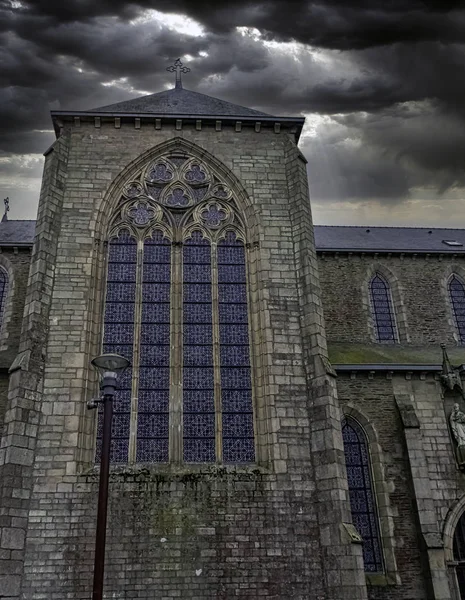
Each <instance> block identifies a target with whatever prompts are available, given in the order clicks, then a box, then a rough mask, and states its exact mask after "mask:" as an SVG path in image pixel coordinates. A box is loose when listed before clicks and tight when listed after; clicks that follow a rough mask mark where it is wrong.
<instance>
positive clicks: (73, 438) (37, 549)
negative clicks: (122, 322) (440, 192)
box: [0, 123, 366, 600]
mask: <svg viewBox="0 0 465 600" xmlns="http://www.w3.org/2000/svg"><path fill="white" fill-rule="evenodd" d="M176 136H177V137H178V138H179V139H180V140H181V139H182V140H184V146H182V147H183V148H184V149H187V150H189V149H190V150H191V151H192V153H193V154H194V155H197V156H200V157H202V156H203V159H204V160H206V161H209V164H210V166H212V168H213V169H217V170H219V171H221V173H222V175H223V176H224V177H225V178H226V183H228V184H229V185H230V186H231V187H232V188H233V190H234V191H235V194H236V196H237V199H238V203H239V204H240V205H241V206H242V209H243V211H244V215H245V218H246V221H247V224H248V227H249V234H250V242H251V263H253V264H254V269H255V272H256V276H255V279H254V282H253V283H252V284H251V288H252V296H253V298H254V302H255V303H254V304H252V305H251V308H252V311H253V312H254V315H253V330H254V335H253V338H254V342H253V344H254V348H255V349H256V350H255V351H256V352H257V350H258V352H257V363H258V367H257V371H256V374H257V381H259V382H260V384H259V388H258V389H257V390H256V391H257V399H256V404H257V406H256V409H257V410H256V414H257V422H258V430H259V432H260V433H259V437H258V446H259V448H260V455H259V456H260V461H259V465H258V466H257V468H253V469H250V468H246V467H244V468H239V467H238V468H236V469H232V472H229V470H226V471H225V470H223V469H222V468H221V467H211V468H206V469H201V470H200V471H199V472H197V471H196V469H195V468H186V467H179V466H178V467H177V468H175V467H174V466H173V467H171V468H168V469H166V468H164V467H157V466H154V467H151V468H147V469H145V468H142V469H138V468H136V469H135V470H134V469H132V468H126V469H122V471H118V470H116V472H114V473H113V475H112V486H111V498H110V520H109V545H108V552H107V564H108V571H107V583H106V590H107V594H108V595H109V597H110V596H111V597H114V598H131V600H132V599H133V598H139V599H141V600H142V599H145V600H149V598H150V599H152V598H153V597H154V595H156V596H157V597H160V598H172V597H182V598H192V599H194V598H196V599H200V598H202V599H203V598H223V597H224V598H231V597H236V598H251V597H257V598H258V597H262V598H269V599H270V600H271V599H273V600H278V598H285V597H287V598H296V599H298V598H301V599H303V598H308V597H309V595H310V594H311V596H312V598H315V600H323V598H324V599H325V600H330V599H331V600H343V599H344V600H349V599H350V600H357V599H363V598H365V597H366V591H365V586H364V575H363V565H362V557H361V548H360V546H359V545H354V544H351V543H350V540H349V537H348V535H347V534H346V533H345V530H344V529H343V527H342V522H343V521H347V520H348V519H349V506H348V497H347V484H346V481H345V477H344V465H343V453H342V438H341V434H340V426H339V407H338V403H337V397H336V393H335V384H334V378H333V375H332V373H331V370H330V368H329V366H328V363H327V361H326V347H325V341H324V330H323V327H322V319H321V309H320V307H319V299H318V298H319V287H318V278H317V273H316V268H315V267H316V265H315V258H314V254H313V249H312V248H311V247H310V248H305V247H304V245H303V243H310V244H311V240H312V232H311V220H310V217H309V214H310V213H309V205H308V192H307V188H306V178H305V165H304V164H303V163H302V161H301V158H300V155H299V153H298V151H297V149H296V148H295V146H294V145H293V141H291V140H290V139H289V138H288V136H287V134H285V133H281V134H277V133H273V132H270V131H262V132H260V133H258V132H255V131H253V130H249V129H243V130H242V132H235V131H233V130H232V129H226V128H225V129H223V131H216V130H215V129H214V128H208V127H204V128H203V129H202V130H201V131H198V130H194V129H190V128H185V129H182V130H175V129H174V126H171V125H168V126H163V129H162V130H161V131H155V130H154V129H153V126H152V125H147V126H146V125H145V124H144V123H142V126H141V127H140V129H135V128H134V125H132V126H131V125H130V124H122V126H121V128H119V129H116V128H115V127H114V126H112V125H110V124H106V123H103V124H102V126H101V127H95V128H94V127H93V126H90V125H87V124H81V126H80V127H72V128H71V129H70V130H65V132H64V135H63V137H62V138H60V140H59V142H58V143H57V144H56V146H55V149H54V150H53V151H52V158H49V159H48V165H49V168H53V169H55V171H54V173H53V174H49V175H47V177H49V178H50V176H51V177H52V181H47V179H46V180H44V195H43V198H42V201H41V206H40V207H39V219H38V223H37V234H38V238H37V242H36V246H35V250H34V257H33V262H32V268H31V280H30V285H29V292H28V293H29V303H28V307H29V309H30V312H29V314H30V315H31V316H30V317H29V319H31V318H34V314H35V313H34V309H35V310H36V311H37V313H36V314H37V317H38V315H39V313H40V315H41V317H40V319H39V318H37V319H36V322H35V323H33V327H32V329H33V331H32V335H31V332H30V329H31V326H30V321H29V323H28V322H27V321H26V322H25V326H24V328H23V335H24V336H25V337H24V340H25V342H26V341H27V340H30V342H29V350H30V351H32V352H31V355H30V359H29V360H28V361H26V362H25V364H24V365H23V366H22V368H21V366H19V371H18V372H17V373H19V375H17V380H18V381H16V380H15V382H13V383H12V384H11V385H16V386H17V387H18V386H19V387H21V384H22V380H21V378H22V379H24V378H26V377H28V376H29V375H30V370H31V368H32V373H33V375H34V377H36V373H37V374H39V371H37V370H34V369H36V365H37V368H38V369H41V368H42V366H41V364H40V361H39V362H38V363H36V362H34V361H35V359H38V358H39V354H38V351H39V350H41V356H42V357H44V356H46V362H45V364H44V365H43V377H41V378H40V391H41V396H40V427H39V428H37V427H36V428H35V429H34V431H33V432H34V433H35V434H36V435H37V444H36V445H35V452H34V459H33V472H32V473H30V471H29V463H28V461H25V462H26V464H25V465H24V468H23V471H22V474H23V477H24V481H23V493H24V494H26V495H27V496H29V493H30V503H29V501H28V502H27V503H26V502H25V505H24V508H26V506H27V507H28V511H27V516H28V521H27V524H25V523H24V522H22V523H21V526H22V527H24V529H26V528H27V539H26V557H25V563H24V564H25V567H24V572H23V575H22V578H21V581H22V597H24V598H28V600H39V599H42V598H44V597H46V598H47V599H48V600H63V598H72V599H74V600H78V599H84V598H88V596H89V593H90V585H91V572H92V568H91V564H92V554H93V553H92V548H93V533H94V527H95V509H96V493H97V484H96V475H95V471H94V467H93V454H94V452H93V449H94V443H95V434H94V432H95V414H94V413H90V412H88V411H86V408H85V402H86V400H87V399H88V398H90V397H91V396H92V395H93V394H94V393H95V392H96V378H95V374H94V373H92V372H91V371H90V370H89V368H88V365H89V360H90V358H91V357H92V356H93V355H95V354H96V353H97V352H98V351H99V349H100V339H101V338H100V333H101V306H102V298H103V296H102V293H103V287H104V259H105V247H104V244H103V242H104V240H105V235H106V227H107V223H108V219H109V217H110V214H111V210H112V207H113V206H114V205H115V204H116V203H117V201H118V199H119V193H120V192H121V189H122V186H123V185H124V184H125V183H126V182H127V181H128V180H130V178H131V176H132V175H133V173H134V172H135V171H137V169H139V168H141V166H143V165H144V164H145V163H146V162H147V161H149V160H150V159H151V157H155V156H156V155H157V151H158V150H156V149H155V150H154V146H155V145H156V144H160V143H162V142H163V141H166V142H167V143H168V145H166V144H165V145H164V146H163V148H162V149H161V150H160V151H166V150H167V149H168V148H169V147H171V146H169V144H175V143H176V142H168V140H172V138H173V137H176ZM53 154H55V155H56V157H55V158H53ZM236 177H237V178H238V179H236ZM57 182H58V183H59V187H58V188H56V187H54V186H56V183H57ZM47 190H49V193H47ZM50 203H52V206H53V208H54V211H51V212H50V211H49V210H48V207H49V204H50ZM291 212H292V216H291ZM304 213H306V214H307V218H306V220H305V221H302V220H301V219H299V214H304ZM297 221H298V222H297ZM41 249H43V250H45V249H47V251H48V252H49V253H50V252H54V256H53V258H52V259H51V261H44V257H43V256H41V254H40V251H41ZM294 257H296V258H295V261H296V262H294ZM52 265H53V267H54V268H53V277H51V278H47V268H49V267H51V266H52ZM293 267H294V268H293ZM296 268H297V269H298V272H297V274H296V270H295V269H296ZM35 281H41V282H42V285H45V283H46V284H47V291H48V292H50V295H49V296H47V295H45V296H44V295H42V296H41V298H40V302H42V305H40V304H39V303H38V300H39V299H38V298H37V297H34V294H35V288H34V282H35ZM312 294H313V296H312ZM44 303H46V306H43V304H44ZM44 318H46V320H47V329H46V331H44V332H42V338H41V343H42V349H41V348H40V344H38V343H36V342H38V341H39V340H37V339H36V337H37V335H38V334H40V333H41V327H42V326H43V322H42V321H43V319H44ZM28 330H29V331H28ZM23 351H24V352H27V351H28V347H27V344H26V343H25V345H24V347H23ZM28 356H29V355H28ZM33 359H34V360H33ZM28 365H29V366H28ZM40 373H42V371H40ZM15 375H16V374H15ZM32 384H33V385H32V388H33V390H35V389H38V388H37V385H38V384H37V380H36V379H34V380H33V382H32ZM22 385H23V388H24V383H23V384H22ZM23 388H21V389H23ZM34 393H35V392H34ZM10 394H11V387H10ZM34 400H35V396H34ZM34 414H35V413H34V412H31V413H28V414H27V415H26V416H27V417H28V418H29V419H32V417H33V416H34ZM23 416H24V415H23ZM20 417H21V414H20V413H19V412H15V411H14V410H12V408H10V419H9V428H10V430H11V431H12V430H13V426H14V425H15V426H16V427H18V426H19V424H20V423H19V420H20ZM14 418H15V419H16V420H17V422H16V423H13V421H14ZM14 441H15V438H7V439H6V445H7V451H8V444H10V445H11V444H12V443H13V442H14ZM34 444H35V441H34ZM29 447H30V448H34V445H33V443H32V442H31V444H30V446H29ZM7 456H8V455H7ZM31 474H32V475H33V477H32V479H30V478H29V475H31ZM12 497H13V496H12ZM2 539H3V538H2ZM5 539H6V538H5ZM19 550H21V549H19ZM22 556H23V555H22V554H21V553H18V556H17V557H16V558H17V562H16V563H15V569H16V571H15V573H16V574H18V575H20V574H21V570H22V567H21V564H22V563H21V560H22ZM15 577H16V575H15ZM10 581H13V584H10ZM7 583H8V585H9V588H8V589H9V592H8V594H9V595H8V598H17V597H18V595H19V594H18V587H17V578H16V579H14V580H11V579H9V580H8V582H7ZM5 589H6V588H5ZM2 593H3V596H2ZM0 597H6V596H5V592H2V591H0Z"/></svg>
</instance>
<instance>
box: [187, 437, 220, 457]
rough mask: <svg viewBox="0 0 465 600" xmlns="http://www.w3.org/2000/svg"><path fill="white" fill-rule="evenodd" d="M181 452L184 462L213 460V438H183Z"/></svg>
mask: <svg viewBox="0 0 465 600" xmlns="http://www.w3.org/2000/svg"><path fill="white" fill-rule="evenodd" d="M183 454H184V461H185V462H186V463H198V462H208V463H212V462H215V459H216V456H215V438H203V439H202V438H193V439H190V438H185V439H184V453H183Z"/></svg>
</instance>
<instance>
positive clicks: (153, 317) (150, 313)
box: [142, 302, 170, 323]
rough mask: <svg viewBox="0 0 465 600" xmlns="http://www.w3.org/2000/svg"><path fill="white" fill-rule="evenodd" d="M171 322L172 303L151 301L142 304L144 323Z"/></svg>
mask: <svg viewBox="0 0 465 600" xmlns="http://www.w3.org/2000/svg"><path fill="white" fill-rule="evenodd" d="M169 322H170V305H169V303H168V302H165V303H161V302H159V303H149V302H144V303H143V304H142V323H169Z"/></svg>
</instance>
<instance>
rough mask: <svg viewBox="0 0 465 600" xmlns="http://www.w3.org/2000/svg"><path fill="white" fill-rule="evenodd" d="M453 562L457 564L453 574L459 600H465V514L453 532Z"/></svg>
mask: <svg viewBox="0 0 465 600" xmlns="http://www.w3.org/2000/svg"><path fill="white" fill-rule="evenodd" d="M453 552H454V561H456V562H457V566H456V567H455V572H456V573H457V583H458V586H459V592H460V598H461V599H462V600H465V513H463V514H462V516H461V517H460V519H459V522H458V523H457V527H456V528H455V531H454V542H453Z"/></svg>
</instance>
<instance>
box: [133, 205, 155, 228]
mask: <svg viewBox="0 0 465 600" xmlns="http://www.w3.org/2000/svg"><path fill="white" fill-rule="evenodd" d="M154 215H155V211H154V210H153V208H151V207H150V206H148V205H147V204H145V203H143V202H139V204H137V205H136V206H134V207H133V208H131V209H130V210H129V217H130V218H131V219H132V220H133V222H134V223H135V224H136V225H147V223H149V221H151V220H152V219H153V217H154Z"/></svg>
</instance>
